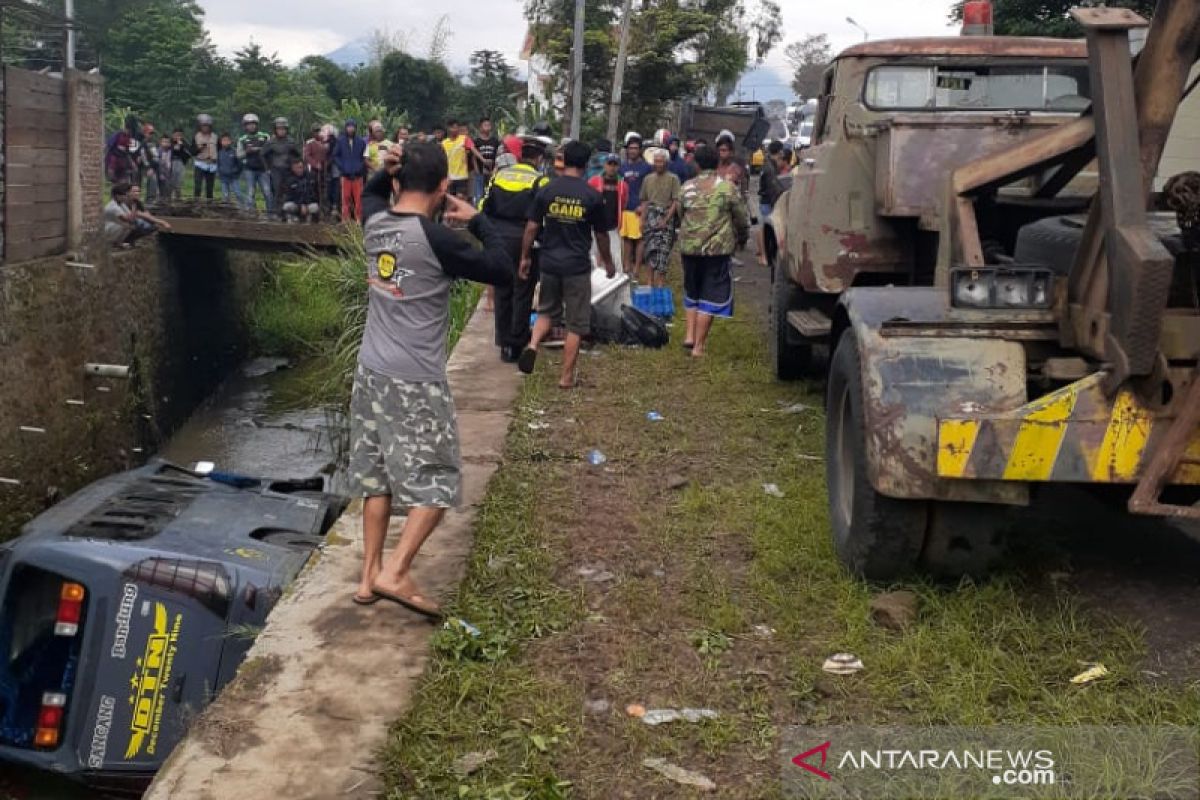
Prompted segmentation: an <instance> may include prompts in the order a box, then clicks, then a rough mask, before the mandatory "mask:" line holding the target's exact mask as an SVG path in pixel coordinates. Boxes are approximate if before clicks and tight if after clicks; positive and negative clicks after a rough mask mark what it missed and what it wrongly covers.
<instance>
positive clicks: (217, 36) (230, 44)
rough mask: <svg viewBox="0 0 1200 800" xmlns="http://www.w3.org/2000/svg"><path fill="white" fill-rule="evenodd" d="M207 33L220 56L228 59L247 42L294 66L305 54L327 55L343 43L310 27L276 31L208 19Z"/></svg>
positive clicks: (252, 25) (263, 26)
mask: <svg viewBox="0 0 1200 800" xmlns="http://www.w3.org/2000/svg"><path fill="white" fill-rule="evenodd" d="M207 27H208V32H209V36H210V38H211V39H212V40H213V43H214V44H216V46H217V50H218V51H220V53H221V55H225V56H231V55H233V53H234V51H236V50H240V49H241V48H242V47H243V46H245V45H246V44H248V43H249V42H250V41H255V42H257V43H258V44H259V45H261V46H262V48H263V50H264V51H265V52H266V53H268V54H269V53H275V54H278V56H279V58H280V59H281V60H282V61H283V62H284V63H286V64H294V63H295V62H297V61H299V60H300V59H302V58H304V57H305V56H307V55H313V54H320V53H328V52H329V51H331V50H335V49H337V47H339V46H340V45H341V44H343V43H344V42H345V38H344V37H342V36H339V35H338V34H336V33H334V32H333V31H327V30H324V31H323V30H314V29H311V28H280V27H268V26H266V25H255V24H252V23H246V22H217V21H215V20H211V19H210V20H208V23H207Z"/></svg>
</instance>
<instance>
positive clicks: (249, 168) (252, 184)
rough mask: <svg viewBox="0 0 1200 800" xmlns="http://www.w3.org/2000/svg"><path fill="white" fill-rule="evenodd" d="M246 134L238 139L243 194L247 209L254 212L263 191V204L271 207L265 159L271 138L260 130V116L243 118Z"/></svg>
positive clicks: (249, 115)
mask: <svg viewBox="0 0 1200 800" xmlns="http://www.w3.org/2000/svg"><path fill="white" fill-rule="evenodd" d="M242 130H243V131H244V133H243V134H242V135H241V136H240V137H239V138H238V144H237V154H238V158H240V159H241V161H242V167H243V172H242V175H243V176H245V181H246V188H245V191H243V192H242V200H243V202H244V203H245V206H244V207H245V208H246V209H248V210H253V209H255V208H257V206H258V192H259V191H262V196H263V203H264V204H265V205H266V207H267V208H268V209H269V208H270V207H271V178H270V175H269V174H268V172H267V162H266V161H265V160H264V159H263V148H264V147H266V146H267V141H268V140H269V139H270V137H269V136H268V135H267V134H266V133H265V132H264V131H260V130H259V129H258V115H257V114H247V115H245V116H244V117H242Z"/></svg>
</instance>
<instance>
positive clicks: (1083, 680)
mask: <svg viewBox="0 0 1200 800" xmlns="http://www.w3.org/2000/svg"><path fill="white" fill-rule="evenodd" d="M1106 677H1108V667H1106V666H1104V665H1103V664H1092V665H1091V666H1090V667H1088V668H1087V669H1085V670H1084V671H1083V672H1081V673H1079V674H1078V675H1076V676H1075V677H1074V678H1071V683H1073V684H1075V685H1076V686H1084V685H1086V684H1089V683H1091V682H1092V681H1098V680H1100V679H1101V678H1106Z"/></svg>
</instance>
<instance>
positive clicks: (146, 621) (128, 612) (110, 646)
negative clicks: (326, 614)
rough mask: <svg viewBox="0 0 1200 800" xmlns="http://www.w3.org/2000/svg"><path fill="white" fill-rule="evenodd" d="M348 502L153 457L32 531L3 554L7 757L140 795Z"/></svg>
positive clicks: (0, 622) (2, 548) (0, 633)
mask: <svg viewBox="0 0 1200 800" xmlns="http://www.w3.org/2000/svg"><path fill="white" fill-rule="evenodd" d="M344 506H345V500H344V499H343V498H340V497H338V496H336V495H333V494H330V493H327V492H325V491H324V481H323V479H322V478H319V477H318V478H312V479H308V480H303V481H271V480H266V479H254V478H245V477H240V476H228V475H219V474H216V473H214V474H212V475H210V476H208V477H206V476H203V475H200V474H198V473H195V472H192V471H189V470H186V469H183V468H181V467H178V466H175V465H172V464H169V463H167V462H164V461H154V462H152V463H149V464H147V465H145V466H143V467H141V468H139V469H135V470H132V471H129V472H124V473H121V474H118V475H113V476H111V477H108V478H105V479H103V480H100V481H97V482H96V483H94V484H92V485H90V486H88V487H86V488H84V489H82V490H81V491H79V492H77V493H76V494H74V495H72V496H71V497H69V498H67V499H66V500H64V501H62V502H61V503H59V504H58V505H56V506H54V507H53V508H51V509H49V510H48V511H46V512H44V513H43V514H41V515H40V516H38V517H37V518H36V519H34V520H33V521H31V522H30V523H29V524H28V525H26V526H25V528H24V529H23V531H22V534H21V535H20V536H19V537H17V538H15V539H13V540H11V541H9V542H6V543H5V544H4V545H0V597H2V598H3V600H2V605H0V652H2V653H3V654H4V658H3V660H2V661H0V761H3V762H7V763H12V764H19V765H23V766H27V767H31V768H34V769H40V770H44V771H48V772H52V773H56V774H59V775H62V776H64V777H67V778H70V779H72V780H75V781H78V782H81V783H85V784H87V785H88V786H90V787H93V788H94V789H96V790H98V791H109V792H139V791H141V790H142V789H144V788H145V786H146V785H147V784H148V783H149V782H150V780H151V779H152V778H153V776H154V774H155V772H156V771H157V770H158V768H159V767H160V766H161V765H162V763H163V761H164V760H165V759H166V758H167V756H168V755H169V754H170V753H171V750H172V749H173V748H174V746H175V745H176V744H177V743H178V741H179V740H180V738H181V737H182V736H183V734H184V732H185V730H186V728H187V726H188V723H189V721H190V720H191V719H193V718H194V717H195V715H196V714H197V713H198V712H199V711H200V710H201V709H203V708H204V707H205V706H206V705H207V704H208V703H209V701H210V700H211V699H212V698H213V697H215V695H216V693H217V692H218V691H219V690H220V689H221V688H222V687H223V686H224V685H225V684H227V683H228V682H229V681H230V680H231V679H232V678H233V676H234V675H235V674H236V671H237V668H238V666H239V664H241V662H242V660H243V658H244V657H245V655H246V652H247V651H248V650H249V648H250V645H251V644H252V642H253V639H254V634H255V633H256V632H257V631H258V630H259V629H261V627H262V625H263V624H264V623H265V621H266V619H267V615H268V614H269V613H270V611H271V609H272V608H273V607H274V605H275V603H276V602H277V601H278V599H279V598H280V596H281V595H282V593H283V591H284V589H285V587H287V585H288V584H289V583H291V581H292V580H293V579H294V578H295V577H296V575H297V574H298V573H299V571H300V570H301V568H302V567H303V566H304V564H305V563H306V562H307V560H308V558H309V556H310V555H311V553H312V552H313V550H314V549H315V548H316V547H317V546H319V545H320V543H321V542H322V541H323V537H324V535H325V533H326V532H327V531H328V529H329V527H330V526H331V525H332V524H333V522H334V521H335V520H336V519H337V517H338V515H339V514H340V513H341V511H342V509H343V508H344Z"/></svg>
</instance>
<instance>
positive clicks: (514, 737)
mask: <svg viewBox="0 0 1200 800" xmlns="http://www.w3.org/2000/svg"><path fill="white" fill-rule="evenodd" d="M739 302H740V301H739ZM740 311H741V313H740V315H739V318H738V319H737V320H735V321H733V322H732V323H724V324H718V325H717V327H716V332H715V337H714V341H713V343H712V345H711V347H710V355H709V357H708V358H707V359H706V360H705V361H704V362H703V363H699V364H696V363H692V362H691V360H690V359H688V358H687V357H686V354H685V353H683V352H682V351H681V350H680V349H679V347H678V346H677V345H675V344H672V346H670V347H668V348H667V349H665V350H662V351H644V350H626V349H615V348H614V349H608V348H606V349H602V350H600V351H599V354H598V355H593V356H586V355H585V356H583V359H582V363H583V368H582V377H583V380H584V385H583V387H582V388H581V389H579V390H578V391H577V392H575V393H572V394H566V393H563V392H560V391H559V390H557V389H556V388H555V386H554V384H555V382H556V378H557V373H556V371H555V370H554V369H553V366H554V365H553V364H552V363H551V364H544V365H542V367H541V368H540V369H539V371H538V373H537V374H536V375H535V376H534V377H533V378H531V379H530V380H529V381H528V382H527V383H526V385H525V388H524V390H523V393H522V395H521V398H520V400H519V406H518V414H517V418H516V420H515V421H514V423H513V425H512V428H511V431H510V435H509V439H508V443H507V450H506V459H505V462H504V464H503V465H502V467H501V469H500V471H499V473H498V474H497V475H496V476H495V478H494V479H493V481H492V483H491V485H490V488H489V492H488V496H487V499H486V502H485V504H484V506H483V508H482V512H481V514H480V516H479V519H478V523H477V528H476V541H475V548H474V551H473V553H472V555H471V557H470V566H469V574H468V577H467V579H466V581H465V582H464V584H463V585H462V587H461V591H460V592H459V594H458V596H457V597H456V598H455V599H454V600H453V601H452V605H451V608H452V614H453V617H454V619H455V620H457V619H459V618H461V619H462V620H465V621H467V622H468V623H470V625H472V626H474V628H475V629H477V630H478V635H474V634H473V633H472V632H471V630H470V629H468V628H466V627H464V626H463V625H461V624H460V623H458V622H457V621H453V620H452V622H451V623H449V624H448V625H447V627H446V629H444V630H442V631H441V632H439V633H438V634H436V636H435V652H436V654H435V657H434V659H433V662H432V664H431V666H430V668H429V670H428V672H427V674H426V676H425V677H424V679H423V681H422V683H421V685H420V688H419V691H418V692H417V693H416V696H415V698H414V702H413V706H412V708H411V710H410V712H409V713H408V714H407V715H406V716H405V717H404V718H402V719H400V720H398V721H397V722H396V723H395V725H394V727H393V729H392V731H391V736H390V741H389V744H388V746H387V748H386V750H385V752H383V753H382V754H381V759H382V767H383V770H384V772H385V775H386V778H387V781H388V784H389V786H390V787H391V794H390V796H391V797H393V798H410V797H411V798H439V800H440V799H442V798H451V797H457V798H479V799H481V800H482V799H484V798H486V799H487V800H499V799H503V800H508V799H509V798H559V797H572V798H605V799H606V800H607V799H608V798H623V797H630V798H644V797H659V798H662V797H691V796H698V792H697V790H694V789H689V788H685V787H682V786H679V785H677V784H674V783H671V782H669V781H667V780H666V779H664V778H662V777H660V776H658V775H657V774H656V773H654V772H651V771H650V770H648V769H646V768H645V767H643V766H642V763H641V762H642V760H643V759H644V758H647V757H662V758H665V759H666V760H667V761H669V762H672V763H675V764H678V765H680V766H682V767H685V768H687V769H692V770H698V771H700V772H702V773H704V774H705V775H707V776H708V777H709V778H711V779H712V780H713V781H714V782H715V783H716V785H717V789H716V790H715V791H714V792H712V793H708V794H705V796H714V797H722V798H739V800H745V799H747V798H764V799H766V798H778V797H781V789H780V784H779V768H778V765H777V760H776V753H775V749H776V747H777V744H778V741H779V735H780V731H781V730H782V729H783V728H784V727H785V726H790V725H797V724H809V725H815V724H835V723H868V724H883V723H894V724H949V723H956V724H993V723H1007V724H1040V725H1076V724H1083V723H1090V724H1104V725H1112V724H1151V723H1167V722H1170V723H1178V724H1184V725H1190V724H1193V723H1194V721H1195V720H1196V719H1197V712H1198V711H1200V691H1198V690H1197V686H1196V684H1195V683H1192V682H1188V681H1172V682H1163V681H1159V680H1156V679H1155V678H1154V677H1153V676H1152V675H1150V674H1147V673H1146V672H1145V671H1144V663H1143V658H1144V656H1145V652H1146V646H1145V640H1144V636H1143V632H1142V631H1141V630H1140V629H1139V628H1138V627H1136V626H1133V625H1130V624H1126V623H1121V622H1118V621H1117V620H1116V619H1114V618H1112V617H1110V616H1109V615H1107V614H1105V613H1104V612H1103V611H1102V610H1097V609H1095V608H1094V606H1092V605H1086V606H1085V604H1084V603H1082V602H1081V601H1080V598H1078V597H1077V596H1075V595H1074V594H1073V593H1072V592H1071V591H1070V590H1069V589H1066V588H1063V587H1062V586H1061V585H1060V584H1059V583H1058V582H1056V581H1055V580H1053V579H1052V576H1047V574H1046V573H1045V571H1042V570H1039V569H1037V568H1033V567H1021V568H1017V569H1012V570H1009V571H1006V572H1004V573H1002V574H1001V575H999V576H997V577H996V578H995V579H993V580H991V581H990V582H987V583H982V584H978V585H976V584H973V583H970V582H965V583H963V584H961V585H958V586H939V585H933V584H926V583H915V584H910V585H908V586H907V587H906V588H910V589H912V590H914V591H915V592H916V593H917V595H918V597H919V615H918V618H917V620H916V622H915V624H914V625H912V626H911V627H910V628H909V629H907V630H906V631H904V632H892V631H888V630H884V629H883V628H880V627H878V626H876V625H875V624H874V623H872V622H871V620H870V614H869V603H870V601H871V599H872V597H873V595H874V594H876V593H877V592H879V591H880V590H881V588H886V587H870V586H867V585H865V584H863V583H862V582H859V581H857V580H854V579H852V578H851V577H849V576H848V575H847V574H846V573H845V572H844V571H843V570H842V569H841V567H840V566H839V565H838V563H837V562H836V560H835V558H834V554H833V550H832V545H831V543H830V539H829V533H828V523H827V518H826V510H825V508H826V505H825V494H824V491H825V490H824V466H823V463H822V461H821V460H820V457H821V456H822V455H823V452H824V449H823V442H822V425H823V420H822V412H821V410H820V408H821V399H820V396H819V387H816V386H815V385H814V386H809V387H807V388H805V387H804V386H797V385H781V384H778V383H776V382H774V381H773V380H772V379H771V377H770V375H769V371H768V368H767V364H766V348H765V344H764V340H763V336H762V334H761V326H760V324H759V319H760V318H761V317H762V314H763V312H762V309H761V307H755V305H754V304H753V303H750V304H743V305H742V307H741V309H740ZM679 332H680V328H679V326H676V328H675V334H676V336H678V334H679ZM797 402H799V403H803V404H806V405H807V406H809V408H808V409H806V410H803V411H801V412H800V413H789V411H793V410H794V409H787V407H788V406H791V405H792V404H795V403H797ZM651 410H654V411H658V412H660V413H661V414H662V415H663V416H664V417H665V420H664V421H662V422H657V423H655V422H649V421H647V419H646V414H647V412H649V411H651ZM593 448H597V449H599V450H601V451H602V452H603V453H604V454H605V455H606V456H607V458H608V463H607V464H606V465H605V466H604V467H600V468H596V467H591V466H588V465H587V463H586V462H585V461H584V460H583V457H584V455H585V454H586V453H587V452H588V451H589V450H591V449H593ZM685 482H686V483H685ZM765 483H774V484H777V485H778V486H779V488H780V489H781V490H782V492H783V494H784V496H783V497H782V498H777V497H773V496H771V495H769V494H768V493H766V492H765V491H764V489H763V484H765ZM605 573H611V577H610V576H609V575H606V574H605ZM843 651H848V652H851V653H854V654H855V655H857V656H859V657H860V658H861V659H862V661H863V663H864V664H865V669H864V670H863V671H861V672H860V673H858V674H856V675H853V676H850V677H834V676H831V675H827V674H825V673H823V672H822V671H821V664H822V662H823V660H824V659H825V658H826V657H827V656H829V655H830V654H833V653H836V652H843ZM1091 662H1103V663H1104V664H1105V665H1106V666H1107V667H1108V669H1109V670H1110V673H1111V674H1110V676H1109V677H1107V678H1105V679H1103V680H1101V681H1098V682H1096V683H1094V684H1091V685H1087V686H1075V685H1072V684H1071V683H1070V678H1071V677H1072V676H1073V675H1075V674H1076V673H1078V672H1080V671H1081V669H1082V668H1083V666H1082V665H1083V664H1085V663H1091ZM589 703H590V705H588V704H589ZM628 704H641V705H643V706H645V707H647V708H659V707H670V708H681V707H686V706H691V707H706V708H711V709H714V710H716V711H717V712H718V713H719V714H720V716H719V718H718V719H715V720H710V721H706V722H701V723H698V724H689V723H675V724H671V725H662V726H658V727H650V726H648V725H646V724H644V723H643V722H641V721H639V720H637V719H635V718H633V717H631V716H629V715H628V714H627V713H626V712H625V708H626V706H627V705H628ZM467 754H484V756H483V758H482V759H481V760H482V761H483V762H484V763H482V766H479V767H478V769H476V770H474V771H471V772H470V774H467V772H468V770H467V769H465V768H463V767H462V766H461V764H460V763H459V762H458V759H460V758H461V757H463V756H465V755H467Z"/></svg>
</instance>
